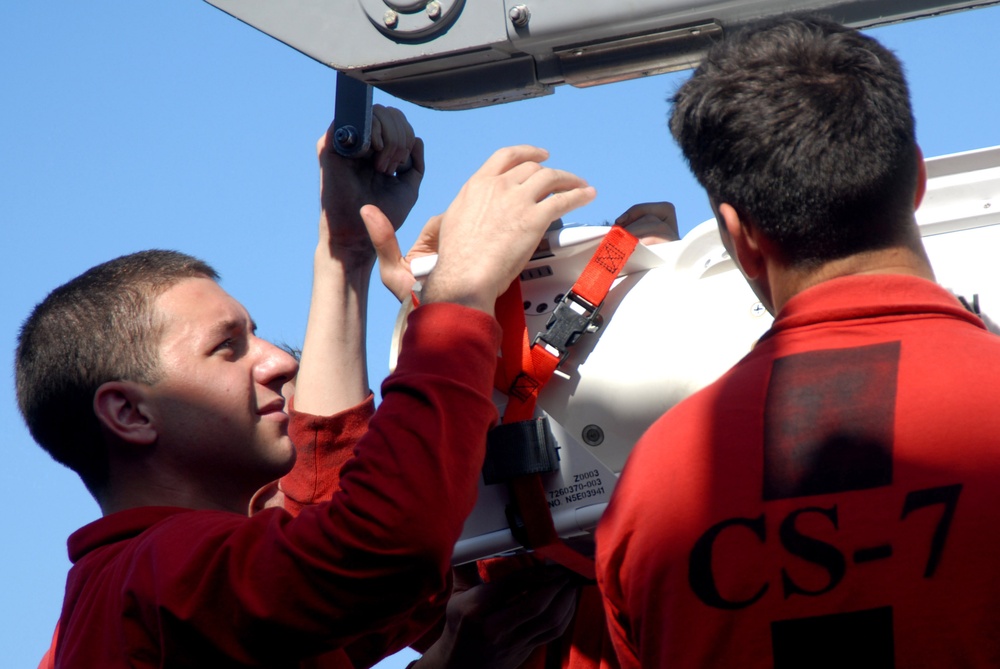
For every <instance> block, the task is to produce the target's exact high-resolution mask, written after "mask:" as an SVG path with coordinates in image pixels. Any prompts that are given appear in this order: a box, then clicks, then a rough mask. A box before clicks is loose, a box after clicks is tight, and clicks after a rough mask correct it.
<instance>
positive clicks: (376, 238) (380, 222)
mask: <svg viewBox="0 0 1000 669" xmlns="http://www.w3.org/2000/svg"><path fill="white" fill-rule="evenodd" d="M361 220H362V221H364V223H365V229H366V230H368V237H369V238H370V239H371V240H372V246H374V247H375V254H376V255H377V256H378V261H379V262H380V263H382V264H384V265H397V264H398V263H399V261H400V260H401V259H402V257H403V254H402V252H401V251H400V250H399V240H397V239H396V229H395V228H393V227H392V222H391V221H390V220H389V218H388V217H387V216H386V215H385V214H384V213H382V210H381V209H379V208H378V207H376V206H375V205H373V204H366V205H365V206H363V207H361Z"/></svg>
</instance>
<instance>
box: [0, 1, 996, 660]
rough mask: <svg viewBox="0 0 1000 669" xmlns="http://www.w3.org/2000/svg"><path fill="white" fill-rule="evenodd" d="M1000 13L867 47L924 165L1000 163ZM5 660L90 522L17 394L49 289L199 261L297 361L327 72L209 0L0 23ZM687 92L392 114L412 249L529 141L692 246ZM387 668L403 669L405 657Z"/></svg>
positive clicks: (29, 13) (916, 26) (659, 84)
mask: <svg viewBox="0 0 1000 669" xmlns="http://www.w3.org/2000/svg"><path fill="white" fill-rule="evenodd" d="M998 32H1000V8H989V9H979V10H974V11H970V12H963V13H960V14H957V15H952V16H947V17H941V18H936V19H931V20H923V21H917V22H912V23H908V24H904V25H899V26H892V27H888V28H883V29H879V30H876V31H874V34H875V35H876V36H877V37H879V38H880V39H882V40H883V41H884V42H885V43H886V44H887V45H888V46H890V47H891V48H893V49H895V50H896V51H897V52H898V54H899V55H900V56H901V58H902V59H903V61H904V63H905V64H906V66H907V72H908V74H909V77H910V82H911V86H912V89H913V98H914V106H915V109H916V115H917V129H918V136H919V139H920V142H921V144H922V146H923V148H924V153H925V155H927V156H936V155H942V154H946V153H954V152H958V151H965V150H969V149H974V148H979V147H984V146H992V145H996V144H1000V124H998V123H997V120H996V119H997V112H996V110H997V109H998V108H1000V99H998V98H1000V93H998V92H997V86H996V83H995V79H996V76H995V73H996V70H997V64H998V60H1000V58H998V54H997V51H996V47H995V46H994V45H995V36H996V35H997V34H998ZM0 34H2V39H0V83H2V90H3V97H2V101H3V104H2V106H0V119H2V125H0V127H2V130H0V230H2V242H0V279H2V285H3V287H4V298H3V309H2V310H0V362H2V365H3V367H4V369H6V370H8V371H7V372H6V374H5V383H4V384H2V386H0V424H2V426H3V429H4V431H5V433H6V434H7V435H8V437H7V439H6V440H5V443H4V461H5V463H6V466H5V467H3V468H2V472H0V477H2V479H0V480H2V483H0V486H2V487H0V489H2V490H3V491H4V493H5V496H6V499H7V500H8V501H9V502H10V503H11V504H12V506H11V507H10V508H9V513H8V514H7V517H8V520H7V521H6V523H5V524H6V525H7V528H8V529H7V530H5V531H4V542H5V543H4V550H3V551H2V552H0V573H2V574H3V577H2V580H0V601H2V602H3V603H4V605H3V606H2V607H0V658H2V659H0V663H2V664H3V665H4V666H8V667H33V666H35V665H36V664H37V661H38V659H39V657H40V656H41V654H42V652H43V651H44V649H45V648H46V646H47V644H48V641H49V638H50V636H51V632H52V627H53V625H54V623H55V621H56V619H57V617H58V613H59V607H60V603H61V601H62V590H63V583H64V578H65V573H66V570H67V569H68V568H69V562H68V559H67V558H66V548H65V539H66V536H67V535H68V534H69V533H71V532H72V531H73V530H75V529H76V528H78V527H79V526H81V525H83V524H85V523H87V522H89V521H91V520H93V519H94V518H96V517H97V515H98V510H97V507H96V505H95V504H94V502H93V501H92V500H91V499H90V498H89V496H88V495H87V494H86V492H85V490H84V488H83V486H82V485H81V484H80V483H79V481H78V479H77V478H76V476H75V475H73V474H72V473H70V472H68V471H67V470H65V469H63V468H62V467H61V466H59V465H56V464H54V463H53V462H52V461H51V460H50V459H49V458H48V456H47V455H45V454H44V453H43V452H42V451H41V450H40V449H39V448H38V447H37V446H36V445H35V444H34V443H33V442H32V440H31V438H30V436H29V435H28V433H27V431H26V430H25V428H24V427H23V424H22V422H21V419H20V417H19V415H18V413H17V410H16V405H15V401H14V396H13V382H12V375H11V372H10V371H9V370H11V369H12V357H13V356H12V352H13V349H14V345H15V338H16V334H17V329H18V327H19V325H20V323H21V321H22V320H23V319H24V317H25V316H26V315H27V314H28V312H29V311H30V309H31V308H32V306H33V305H34V304H36V303H37V302H38V301H39V300H41V299H42V298H43V297H44V296H45V295H46V294H47V292H48V291H50V290H51V289H52V288H54V287H55V286H57V285H59V284H61V283H63V282H64V281H66V280H68V279H70V278H72V277H73V276H76V275H77V274H79V273H80V272H82V271H83V270H85V269H87V268H88V267H90V266H92V265H94V264H96V263H98V262H102V261H104V260H107V259H109V258H112V257H114V256H117V255H120V254H123V253H128V252H132V251H137V250H140V249H144V248H176V249H179V250H183V251H185V252H188V253H192V254H194V255H198V256H201V257H204V258H205V259H207V260H208V261H209V262H211V263H212V264H213V265H215V266H216V268H217V269H218V270H219V271H220V272H221V274H222V277H223V286H224V287H225V288H226V289H227V290H229V291H230V292H231V293H232V294H234V295H235V296H236V297H237V298H239V299H240V300H242V301H243V302H244V304H246V305H247V307H248V308H249V309H250V311H251V313H252V314H253V316H254V318H255V319H256V320H257V322H258V323H259V325H260V332H261V334H262V335H263V336H265V337H268V338H270V339H273V340H280V341H285V342H289V343H298V342H301V340H302V336H303V331H304V327H305V319H306V311H307V307H308V296H309V286H310V279H311V270H310V261H311V254H312V249H313V246H314V244H315V235H316V220H317V215H318V199H317V182H318V179H317V171H316V164H315V149H314V146H315V141H316V139H317V138H318V137H319V135H320V134H321V133H322V132H323V131H324V130H325V128H326V126H327V125H328V123H329V121H330V118H331V117H332V113H333V102H334V95H333V92H334V83H335V75H334V73H333V71H332V70H329V69H327V68H325V67H323V66H321V65H319V64H317V63H315V62H313V61H312V60H310V59H308V58H306V57H305V56H302V55H301V54H298V53H296V52H294V51H293V50H291V49H289V48H288V47H286V46H284V45H282V44H280V43H278V42H275V41H274V40H272V39H270V38H268V37H266V36H264V35H262V34H260V33H258V32H256V31H254V30H252V29H250V28H248V27H247V26H245V25H243V24H241V23H239V22H238V21H236V20H234V19H232V18H230V17H228V16H226V15H224V14H223V13H221V12H219V11H218V10H216V9H214V8H213V7H211V6H209V5H208V4H205V3H203V2H199V1H197V0H172V1H166V0H147V1H146V2H141V3H139V2H129V1H126V0H97V1H95V2H87V3H82V2H75V1H69V0H64V1H48V0H35V1H34V2H19V3H15V2H6V3H3V4H2V6H0ZM687 76H688V73H680V74H675V75H664V76H660V77H654V78H649V79H645V80H641V81H633V82H625V83H620V84H615V85H611V86H603V87H598V88H593V89H587V90H574V89H570V88H560V89H559V90H557V92H556V93H555V95H552V96H549V97H547V98H542V99H537V100H531V101H526V102H520V103H516V104H512V105H504V106H500V107H494V108H489V109H481V110H472V111H464V112H435V111H430V110H425V109H421V108H418V107H414V106H412V105H408V104H406V103H401V102H399V101H393V100H392V99H390V98H388V97H387V96H384V95H381V94H380V93H378V92H376V101H377V102H382V103H384V104H393V105H395V106H399V107H400V108H402V109H403V110H404V111H405V112H406V113H407V114H408V115H409V117H410V119H411V121H412V122H413V125H414V126H415V128H416V129H417V132H418V134H420V135H421V136H423V137H424V139H425V141H426V142H427V145H428V148H427V165H428V171H427V177H426V179H425V181H424V186H423V189H422V195H421V201H420V202H419V203H418V205H417V208H416V209H415V210H414V212H413V214H412V215H411V218H410V221H409V223H408V224H407V226H406V227H405V228H404V230H403V232H402V233H401V237H402V239H403V243H404V245H406V244H407V241H408V240H411V239H412V238H413V237H414V236H415V234H416V231H417V230H418V229H419V227H420V225H421V224H422V222H423V221H424V220H425V219H426V218H427V217H428V216H430V215H431V214H434V213H437V212H439V211H441V210H443V209H444V208H445V207H446V206H447V204H448V202H449V201H450V199H451V198H452V197H453V196H454V194H455V193H456V192H457V190H458V188H459V187H460V186H461V184H462V182H463V181H464V179H465V178H466V177H467V176H468V175H469V174H471V173H472V172H473V171H474V170H475V169H476V168H477V167H478V166H479V164H480V163H481V162H482V161H483V160H484V159H485V158H486V157H487V156H488V155H489V154H490V153H491V152H492V151H493V150H495V149H496V148H498V147H500V146H504V145H508V144H518V143H533V144H537V145H540V146H544V147H546V148H548V149H549V150H550V151H551V153H552V158H551V160H550V164H552V165H555V166H558V167H561V168H564V169H569V170H572V171H575V172H577V173H578V174H580V175H582V176H584V177H585V178H587V179H588V180H589V181H590V183H592V184H593V185H595V186H596V188H597V191H598V197H597V201H596V202H595V203H593V204H591V205H589V206H588V207H586V208H585V209H582V210H579V211H578V212H574V213H573V214H570V215H569V216H567V217H566V219H567V221H571V222H581V223H601V222H604V221H607V220H613V219H614V218H615V217H616V216H617V215H618V214H619V213H621V212H622V211H624V210H625V209H626V208H627V207H628V206H630V205H631V204H633V203H635V202H642V201H650V200H664V199H668V200H672V201H674V202H675V203H676V204H677V207H678V214H679V218H680V221H681V228H682V230H688V229H690V228H692V227H693V226H694V225H696V224H697V223H700V222H701V221H703V220H706V219H707V218H708V217H709V215H710V214H709V210H708V206H707V202H706V201H705V198H704V196H703V194H702V192H701V191H700V189H699V188H698V187H697V185H696V184H695V183H694V182H693V180H692V179H691V177H690V176H689V175H688V172H687V169H686V167H685V165H684V164H683V161H682V160H681V158H680V156H679V152H678V150H677V149H676V148H675V146H674V145H673V144H672V142H671V141H670V139H669V137H668V135H667V132H666V128H665V119H666V113H667V105H666V103H665V99H666V97H667V96H668V95H669V94H670V93H671V92H672V91H673V89H674V88H675V87H676V86H677V85H678V83H679V82H681V81H683V79H684V78H686V77H687ZM373 292H374V294H375V297H374V298H373V303H372V316H373V318H372V322H371V325H370V328H371V334H370V337H369V356H370V370H371V376H372V382H373V384H377V382H378V380H379V379H381V378H382V377H383V376H384V375H385V369H386V364H387V363H386V361H387V356H388V346H389V339H390V334H391V329H392V323H393V320H394V318H395V315H396V306H395V301H394V299H393V298H391V297H390V296H389V295H388V294H387V293H385V294H383V291H382V290H381V288H376V290H374V291H373ZM385 666H386V667H391V666H405V661H404V659H403V658H397V659H395V660H389V661H387V662H386V663H385Z"/></svg>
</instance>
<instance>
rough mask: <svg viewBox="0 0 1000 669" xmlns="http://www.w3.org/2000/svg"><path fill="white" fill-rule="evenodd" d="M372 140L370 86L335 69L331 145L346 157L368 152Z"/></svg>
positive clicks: (354, 156)
mask: <svg viewBox="0 0 1000 669" xmlns="http://www.w3.org/2000/svg"><path fill="white" fill-rule="evenodd" d="M371 140H372V87H371V86H369V85H368V84H366V83H365V82H363V81H359V80H358V79H354V78H353V77H350V76H348V75H346V74H344V73H343V72H337V102H336V110H335V111H334V116H333V146H334V148H335V149H336V150H337V153H339V154H340V155H342V156H344V157H346V158H356V157H359V156H363V155H364V154H365V153H367V151H368V148H369V147H370V146H371Z"/></svg>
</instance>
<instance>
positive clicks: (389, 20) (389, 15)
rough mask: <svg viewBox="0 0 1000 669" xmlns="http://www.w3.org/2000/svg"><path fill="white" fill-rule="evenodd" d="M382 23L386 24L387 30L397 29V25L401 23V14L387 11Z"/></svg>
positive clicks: (390, 10)
mask: <svg viewBox="0 0 1000 669" xmlns="http://www.w3.org/2000/svg"><path fill="white" fill-rule="evenodd" d="M382 22H383V23H385V27H386V28H395V27H396V24H397V23H399V14H397V13H396V12H395V10H392V9H387V10H386V12H385V14H383V15H382Z"/></svg>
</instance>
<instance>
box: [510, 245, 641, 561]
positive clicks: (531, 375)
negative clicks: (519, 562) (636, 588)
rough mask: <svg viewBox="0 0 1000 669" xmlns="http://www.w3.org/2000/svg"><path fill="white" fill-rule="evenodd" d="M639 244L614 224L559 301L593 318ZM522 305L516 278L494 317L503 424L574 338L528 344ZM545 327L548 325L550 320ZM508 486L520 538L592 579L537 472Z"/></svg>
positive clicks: (531, 404) (521, 410)
mask: <svg viewBox="0 0 1000 669" xmlns="http://www.w3.org/2000/svg"><path fill="white" fill-rule="evenodd" d="M637 243H638V239H636V238H635V237H634V236H633V235H632V234H631V233H629V232H627V231H626V230H625V229H624V228H622V227H620V226H613V227H612V228H611V229H610V230H609V231H608V234H607V235H606V236H605V237H604V239H603V240H602V241H601V244H600V245H599V246H598V248H597V251H595V252H594V255H593V257H591V259H590V262H589V263H588V264H587V266H586V267H585V268H584V270H583V273H582V274H581V275H580V278H579V279H577V281H576V283H575V284H574V285H573V288H572V290H571V291H570V293H569V294H567V296H566V297H565V298H564V300H563V303H565V304H566V305H568V304H569V302H570V301H572V302H575V303H576V304H577V305H579V304H580V299H582V300H583V301H584V304H583V305H582V306H578V309H577V310H576V311H579V310H580V309H582V310H583V311H586V312H588V317H589V318H591V319H595V318H596V316H597V312H598V310H599V309H600V305H601V303H602V302H603V301H604V298H605V297H607V294H608V291H609V290H610V289H611V284H612V283H613V282H614V280H615V279H616V278H617V277H618V275H619V274H620V273H621V270H622V269H623V268H624V266H625V263H626V262H627V261H628V258H629V256H630V255H631V254H632V251H633V250H634V249H635V246H636V244H637ZM563 303H560V305H561V306H562V305H563ZM523 305H524V301H523V299H522V297H521V285H520V281H519V280H517V279H515V280H514V283H513V284H511V287H510V288H509V289H508V290H507V291H506V292H505V293H504V294H503V295H501V296H500V299H498V300H497V305H496V314H497V320H498V321H499V322H500V325H501V326H502V327H503V340H502V343H501V353H502V358H501V359H500V360H499V361H498V363H497V374H496V379H495V380H496V387H497V389H498V390H500V391H501V392H504V393H506V394H507V396H508V401H507V409H506V410H505V411H504V416H503V422H504V423H512V422H515V421H522V420H530V419H531V418H532V416H533V415H534V412H535V404H536V402H537V400H538V393H539V392H541V389H542V388H543V387H544V386H545V384H546V383H548V381H549V379H550V378H552V374H553V373H555V370H556V368H557V367H558V366H559V363H560V362H561V361H562V359H563V358H564V357H565V347H566V346H569V345H572V343H573V342H575V338H571V339H567V340H566V341H562V339H565V338H564V337H563V338H560V341H558V342H556V343H555V344H553V343H552V342H551V341H549V340H547V339H546V338H545V335H544V334H542V335H539V337H537V338H536V339H535V341H534V342H530V341H529V340H528V330H527V326H526V325H525V320H524V306H523ZM566 308H567V309H568V308H571V307H569V306H566ZM557 310H558V307H557ZM549 325H550V329H551V325H552V321H550V324H549ZM553 350H554V351H555V352H553ZM510 488H511V493H512V495H513V498H514V502H515V503H516V506H517V509H518V511H519V513H520V515H521V519H522V520H523V522H524V528H523V535H522V536H523V537H524V538H525V539H526V541H525V543H526V545H527V546H528V547H530V548H532V549H534V550H535V552H536V553H539V554H540V555H542V556H543V557H547V558H549V559H551V560H554V561H555V562H558V563H559V564H561V565H563V566H564V567H567V568H569V569H572V570H573V571H575V572H577V573H578V574H580V575H582V576H584V577H585V578H588V579H590V580H593V579H594V561H593V560H592V559H591V558H589V557H586V556H584V555H582V554H581V553H579V552H577V551H575V550H573V549H572V548H570V547H569V546H567V545H566V543H565V542H563V540H562V539H561V538H560V537H559V535H558V533H557V532H556V529H555V525H554V524H553V522H552V514H551V513H550V512H549V505H548V500H546V496H545V487H544V485H543V484H542V478H541V475H540V474H531V475H527V476H519V477H517V478H515V479H513V480H511V481H510Z"/></svg>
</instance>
